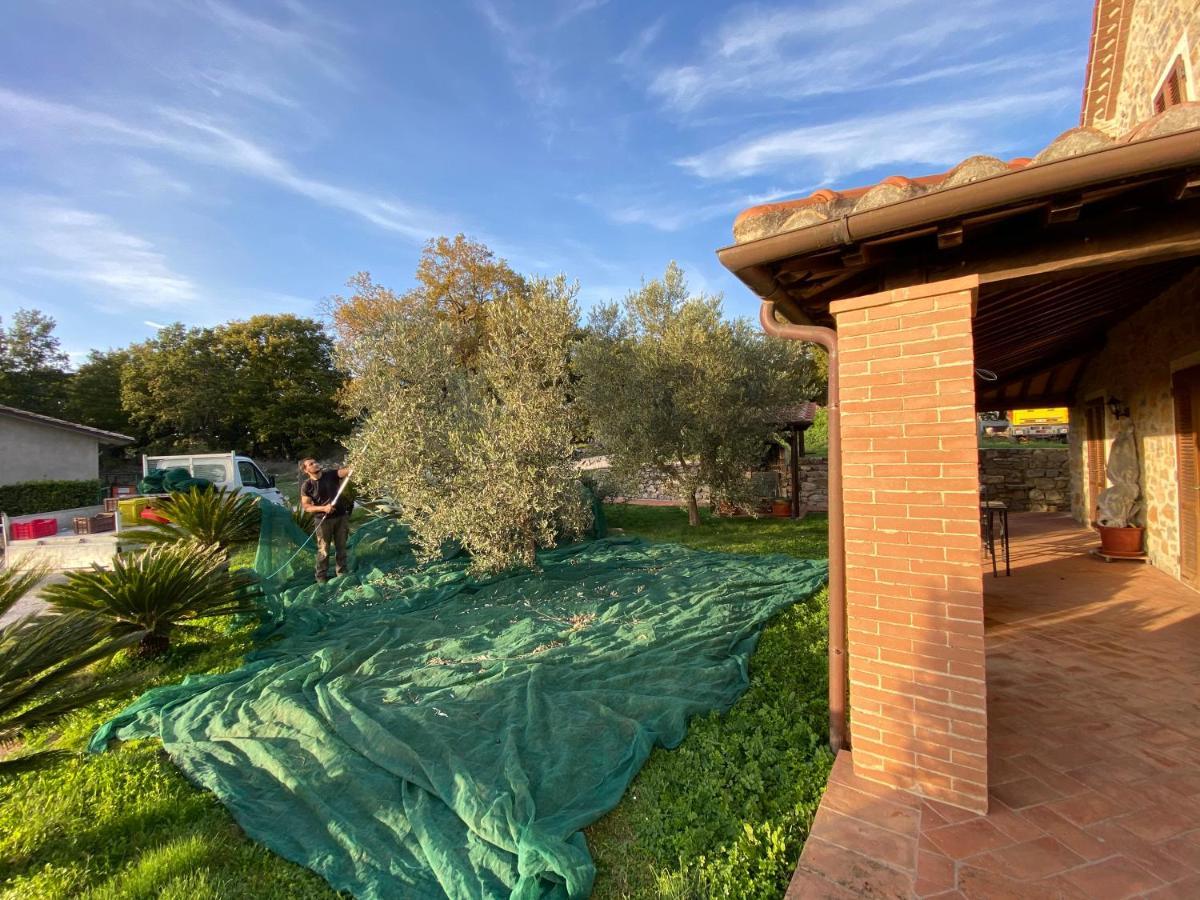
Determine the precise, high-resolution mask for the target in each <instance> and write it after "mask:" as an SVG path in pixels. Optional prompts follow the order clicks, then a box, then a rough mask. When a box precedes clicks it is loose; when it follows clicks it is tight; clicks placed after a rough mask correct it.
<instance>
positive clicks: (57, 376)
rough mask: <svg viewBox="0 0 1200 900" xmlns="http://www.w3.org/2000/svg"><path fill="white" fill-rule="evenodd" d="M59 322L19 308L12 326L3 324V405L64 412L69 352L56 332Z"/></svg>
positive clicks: (57, 414)
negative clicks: (60, 342)
mask: <svg viewBox="0 0 1200 900" xmlns="http://www.w3.org/2000/svg"><path fill="white" fill-rule="evenodd" d="M55 324H56V323H55V321H54V319H52V318H51V317H50V316H47V315H45V314H43V313H41V312H39V311H38V310H36V309H18V310H17V311H16V313H15V314H14V315H13V317H12V320H11V321H10V322H9V325H8V327H7V328H3V327H0V404H3V405H5V406H15V407H17V408H18V409H23V410H26V411H28V412H35V413H41V414H42V415H46V416H55V417H60V416H61V415H62V413H63V405H64V403H65V402H66V394H67V391H66V382H67V372H66V366H67V354H65V353H63V352H62V350H61V348H60V347H59V343H58V338H57V337H55V335H54V326H55ZM2 325H3V323H2V322H0V326H2Z"/></svg>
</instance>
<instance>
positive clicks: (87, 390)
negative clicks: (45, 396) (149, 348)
mask: <svg viewBox="0 0 1200 900" xmlns="http://www.w3.org/2000/svg"><path fill="white" fill-rule="evenodd" d="M128 359H129V353H128V352H127V351H125V350H108V351H103V350H92V351H91V352H90V353H88V358H87V361H86V362H84V363H83V364H82V365H80V367H79V368H78V369H76V370H75V372H74V373H72V374H71V377H70V379H69V380H68V381H67V390H66V394H67V398H66V405H65V407H64V410H65V417H66V418H67V419H69V420H70V421H72V422H78V423H79V424H81V425H90V426H91V427H93V428H102V429H104V430H105V431H115V432H118V433H120V434H132V433H133V431H134V430H136V429H134V428H133V425H132V423H131V422H130V420H129V413H127V412H126V411H125V408H124V407H123V406H122V405H121V370H122V368H123V367H124V366H125V364H126V362H127V361H128Z"/></svg>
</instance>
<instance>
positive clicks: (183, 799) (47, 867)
mask: <svg viewBox="0 0 1200 900" xmlns="http://www.w3.org/2000/svg"><path fill="white" fill-rule="evenodd" d="M606 512H608V514H609V516H610V523H611V524H612V525H613V526H614V527H618V528H622V529H624V530H625V531H626V532H627V533H631V534H639V535H642V536H645V537H647V538H650V539H655V540H672V541H677V542H679V543H686V544H688V545H689V546H692V547H697V548H700V549H708V550H726V551H732V552H739V553H789V554H791V555H794V556H798V557H806V558H807V557H824V556H825V555H826V552H825V531H826V522H825V519H824V517H815V516H813V517H809V518H807V519H805V520H803V521H802V522H798V523H797V522H791V521H788V520H777V519H760V520H751V519H716V518H713V517H711V516H709V515H707V514H705V515H703V517H702V522H701V525H700V526H699V527H695V528H689V526H688V525H687V515H686V513H685V512H683V511H682V510H679V509H674V508H645V507H633V506H609V507H608V508H607V510H606ZM252 556H253V551H252V549H250V548H246V549H245V550H242V549H241V548H239V550H238V552H235V553H234V554H233V556H232V559H233V565H234V566H235V567H236V566H237V565H238V564H239V562H240V561H242V560H246V561H247V562H248V561H249V559H251V558H252ZM810 606H811V605H810ZM203 624H206V625H208V626H209V630H208V631H206V632H201V631H193V632H180V633H179V634H178V635H177V638H176V639H175V640H173V641H172V643H171V647H170V649H168V650H167V651H166V652H165V653H164V654H163V655H161V656H160V657H158V658H156V659H153V660H142V659H137V658H134V657H132V656H129V655H125V654H122V655H120V656H117V657H115V658H113V659H111V660H109V661H107V662H104V663H101V664H100V665H99V666H98V667H97V671H96V677H97V678H107V677H131V678H132V679H133V680H134V682H135V684H134V686H133V687H131V688H129V689H128V690H127V691H126V692H124V693H122V694H119V695H117V696H114V697H111V698H108V699H104V700H99V701H97V702H95V703H93V704H91V705H89V706H88V707H86V708H85V709H83V710H80V711H78V712H76V713H73V714H71V715H70V716H68V717H67V718H65V719H62V720H60V721H58V722H57V723H55V724H53V725H52V726H49V727H46V728H43V729H40V730H35V731H34V732H33V733H31V734H28V735H26V745H27V749H28V750H31V751H35V750H38V749H47V748H51V747H53V748H55V749H80V748H82V747H83V746H84V744H85V743H86V741H87V739H88V738H89V737H90V736H91V734H92V732H93V731H94V730H95V729H96V728H97V727H98V726H99V725H100V724H102V723H103V722H104V721H106V720H107V719H108V718H110V717H111V716H112V715H114V714H115V713H116V712H117V711H119V710H120V709H122V708H123V707H124V706H126V705H128V703H129V702H130V701H131V700H132V699H134V698H135V697H136V696H139V695H140V694H141V693H143V692H144V691H145V690H146V689H148V688H150V687H153V686H156V685H159V684H167V683H173V682H177V681H179V680H180V679H182V678H183V677H184V676H185V675H189V674H201V673H212V672H223V671H229V670H231V669H233V668H236V667H237V666H238V665H239V663H240V660H241V658H242V656H243V655H244V654H245V653H246V652H248V651H249V650H250V649H251V648H252V646H253V642H252V637H251V634H252V630H253V626H252V625H251V624H249V623H244V624H238V623H236V622H235V621H234V620H232V619H230V618H229V617H223V618H216V619H210V620H206V621H204V622H203ZM824 639H825V622H824V609H823V606H821V607H820V608H818V609H815V610H814V609H805V608H803V607H800V606H798V607H795V608H793V609H791V610H789V611H787V612H785V613H783V614H782V615H781V616H779V617H778V618H777V619H776V620H775V621H774V622H773V623H772V624H771V625H769V626H768V627H767V629H766V630H765V632H764V633H763V637H762V640H761V641H760V643H759V647H758V649H757V651H756V653H755V655H754V656H753V658H752V659H751V664H750V665H751V686H750V690H749V691H748V692H747V694H746V695H745V696H744V697H743V698H742V699H741V700H740V701H739V702H738V703H737V704H736V705H735V706H734V708H733V709H732V710H731V711H730V712H729V713H728V714H727V715H725V716H716V715H713V716H708V717H705V718H702V719H697V720H695V721H693V723H692V725H691V729H690V730H689V733H688V736H687V738H686V739H685V740H684V742H683V743H682V744H681V746H680V747H679V748H678V749H677V750H676V751H673V752H669V753H668V752H664V751H656V752H655V753H654V755H653V756H652V757H651V759H650V761H649V763H648V764H647V765H646V767H645V768H644V769H643V771H642V773H641V774H640V775H639V776H638V778H637V779H636V780H635V781H634V783H633V785H632V787H631V789H630V790H629V791H628V792H627V793H626V795H625V797H624V799H623V800H622V802H621V803H620V804H619V805H618V806H617V807H616V809H615V810H614V811H613V812H611V813H610V814H609V815H608V816H606V817H605V818H604V819H602V820H601V821H600V822H598V823H597V824H596V825H595V826H593V827H592V828H591V829H589V830H588V840H589V843H590V845H591V847H592V851H593V854H594V856H595V858H596V862H597V866H598V878H597V882H596V889H595V893H594V896H596V897H600V898H642V897H646V898H650V897H664V896H665V897H678V898H701V897H731V898H732V897H739V898H740V897H749V898H753V897H764V898H766V897H772V898H777V897H779V896H781V895H782V892H783V886H784V885H786V882H787V878H788V876H789V875H790V874H791V870H792V867H793V866H794V864H795V860H796V858H797V857H798V855H799V850H800V846H801V842H802V841H803V838H804V836H805V835H806V833H807V828H808V825H809V822H810V821H811V817H812V815H813V813H814V812H815V808H816V804H817V802H818V800H819V798H820V794H821V791H822V789H823V788H824V784H825V780H826V778H827V775H828V770H829V765H830V762H831V760H830V758H829V754H828V751H827V750H825V749H824V742H825V720H826V717H827V715H826V705H825V695H826V688H825V681H824V678H825V672H824V652H825V651H824ZM798 648H806V649H807V650H811V652H802V653H798V652H796V651H797V649H798ZM337 896H339V895H338V894H336V893H335V892H334V891H333V890H331V889H330V888H329V886H328V885H327V884H326V883H325V882H324V881H322V880H321V879H320V878H319V877H318V876H316V875H314V874H312V873H311V872H308V871H307V870H305V869H303V868H301V867H299V866H296V865H294V864H292V863H289V862H287V861H285V860H283V859H281V858H279V857H277V856H275V855H273V854H271V853H270V852H269V851H267V850H266V849H264V848H262V847H261V846H259V845H258V844H255V843H254V842H252V841H250V840H248V839H247V838H246V837H245V836H244V835H243V834H242V832H241V830H240V829H239V828H238V827H237V825H236V824H235V823H234V822H233V820H232V818H231V817H230V816H229V814H228V813H227V812H226V811H225V809H224V808H223V807H222V806H221V805H220V804H219V803H218V802H217V801H216V800H215V799H214V798H213V797H212V796H211V795H209V794H207V793H204V792H201V791H199V790H197V789H196V788H194V787H193V786H192V785H190V784H189V783H188V782H187V781H186V780H185V779H184V778H183V776H182V775H180V774H179V772H178V771H177V770H176V769H175V767H174V766H173V765H172V764H171V763H170V761H169V760H168V759H167V757H166V755H165V754H164V753H163V752H162V750H161V749H160V747H159V744H158V742H157V741H153V740H150V741H133V742H130V743H128V744H125V745H123V746H122V747H121V748H119V749H118V750H116V751H114V752H110V753H106V754H102V755H98V756H71V757H68V758H65V759H61V760H57V761H55V762H53V763H51V764H50V765H49V766H48V767H47V768H46V769H44V770H42V771H39V772H37V773H34V774H28V775H23V776H21V777H19V778H0V898H4V900H7V898H22V900H25V898H64V897H87V898H143V897H144V898H152V897H167V898H187V900H207V898H242V897H245V898H275V897H279V898H301V900H306V898H326V897H329V898H332V897H337Z"/></svg>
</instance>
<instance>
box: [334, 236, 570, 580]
mask: <svg viewBox="0 0 1200 900" xmlns="http://www.w3.org/2000/svg"><path fill="white" fill-rule="evenodd" d="M440 246H444V245H443V244H441V242H437V243H434V244H431V248H433V249H432V250H431V249H430V248H427V254H431V253H432V255H434V256H436V257H437V259H439V260H440V261H441V262H440V263H439V265H438V266H435V267H426V268H422V269H419V270H418V277H419V278H424V277H425V276H428V277H429V279H430V280H431V281H436V282H437V283H438V284H440V285H441V289H440V290H439V291H438V292H437V293H436V294H425V293H424V291H425V290H426V288H427V287H428V284H429V282H427V281H424V280H423V281H422V285H424V287H421V288H418V289H417V291H418V292H421V295H420V296H421V300H422V301H425V300H428V299H430V298H431V297H433V298H437V297H441V298H443V299H444V298H455V299H454V300H448V299H447V300H445V303H443V302H442V301H438V302H415V303H406V302H402V303H394V304H393V303H390V302H389V303H388V304H387V306H386V308H379V307H376V308H375V312H376V313H377V314H378V315H377V320H376V322H375V326H374V327H373V328H371V329H363V330H356V331H354V332H350V331H342V332H341V333H342V335H343V340H341V341H339V345H338V360H339V361H340V363H341V365H342V367H343V368H345V369H346V370H347V371H349V372H351V373H352V374H353V378H352V380H351V382H350V387H349V389H348V397H349V401H350V402H351V403H352V404H354V406H355V408H358V409H362V410H364V411H365V420H364V422H363V425H362V427H361V428H360V429H359V431H358V432H357V433H355V434H354V435H353V436H352V437H351V438H350V439H349V440H348V441H347V447H348V448H349V450H350V460H351V462H352V463H353V465H354V467H355V475H356V477H357V478H358V479H359V480H360V482H362V483H363V484H364V485H366V487H367V488H368V489H370V490H373V491H377V492H379V493H381V494H385V495H387V496H389V497H390V498H392V499H393V500H395V501H396V502H397V503H398V504H399V506H400V508H401V510H402V517H403V519H404V520H405V521H406V522H407V523H408V524H409V525H410V527H411V528H412V531H413V535H414V537H415V539H416V543H417V545H418V547H419V549H420V552H421V554H422V555H423V556H424V557H426V558H430V557H433V556H436V555H437V554H438V553H440V552H441V549H442V547H443V545H444V544H445V543H446V542H447V541H457V542H459V543H460V544H461V545H462V546H463V547H464V548H465V549H466V550H467V551H468V552H470V553H471V555H472V560H473V566H474V568H475V569H476V570H479V571H497V570H501V569H505V568H508V567H510V566H513V565H526V566H533V565H535V564H536V557H535V553H536V551H537V550H538V549H539V548H543V547H551V546H554V544H555V541H556V540H557V538H558V536H559V535H560V534H563V533H565V534H577V533H579V532H581V531H582V530H583V529H584V528H586V526H587V523H588V511H587V507H586V504H585V503H584V502H583V497H582V494H581V491H580V486H579V482H578V479H577V477H576V473H575V470H574V466H573V464H572V425H573V416H574V413H573V409H572V407H571V404H570V402H569V399H568V387H569V370H568V349H569V342H570V339H571V336H572V334H573V333H574V331H575V329H576V326H577V321H578V316H577V313H576V310H575V293H576V289H575V288H574V287H572V286H569V285H568V284H567V283H566V282H565V280H564V279H563V278H561V277H559V278H558V279H554V280H545V279H534V280H531V281H528V282H526V281H525V280H524V279H521V278H519V276H516V277H511V278H510V277H509V276H508V274H507V273H505V272H503V271H502V270H500V269H499V268H493V269H491V272H490V274H489V275H487V276H481V275H480V271H481V270H480V268H479V267H477V265H476V263H477V262H478V261H479V260H480V259H484V260H490V259H491V254H490V251H486V248H483V251H485V252H482V253H481V252H478V248H479V247H481V246H482V245H473V246H474V247H475V248H476V249H474V250H472V252H470V253H466V254H463V255H461V256H455V257H454V258H455V259H457V260H458V263H459V267H458V268H455V267H454V266H453V265H451V264H449V263H448V262H447V260H448V259H449V258H450V257H449V256H447V255H441V254H440V253H438V252H437V248H438V247H440ZM427 258H428V257H427ZM423 262H424V261H423ZM443 263H445V265H443ZM488 265H489V266H495V265H496V264H494V262H489V263H488ZM500 265H503V264H500ZM504 268H505V269H506V268H507V267H506V266H504ZM509 272H511V270H509ZM435 273H436V279H435V278H434V275H435ZM487 279H494V280H487ZM484 280H487V284H484ZM375 295H376V296H379V294H378V292H376V294H375ZM358 296H360V297H361V296H363V294H362V292H361V291H360V294H359V295H358ZM445 304H450V305H449V306H447V305H445ZM485 311H486V317H485V315H484V313H485ZM485 321H486V325H485V324H484V323H485Z"/></svg>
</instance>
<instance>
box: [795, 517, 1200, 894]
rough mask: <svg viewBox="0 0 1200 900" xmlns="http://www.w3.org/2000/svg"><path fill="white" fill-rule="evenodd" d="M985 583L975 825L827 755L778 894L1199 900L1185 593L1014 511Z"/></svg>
mask: <svg viewBox="0 0 1200 900" xmlns="http://www.w3.org/2000/svg"><path fill="white" fill-rule="evenodd" d="M1011 518H1012V532H1013V545H1012V556H1013V573H1012V576H1011V577H1009V578H1005V577H1004V575H1003V570H1002V571H1001V576H1000V577H999V578H993V577H992V575H991V567H990V564H989V566H988V567H987V572H986V574H985V576H984V594H985V596H984V600H985V611H986V627H987V657H988V715H989V731H988V750H989V754H988V756H989V774H990V791H989V794H990V800H989V805H990V812H989V813H988V815H987V816H978V815H975V814H973V813H969V812H966V811H964V810H961V809H957V808H954V807H949V806H946V805H944V804H941V803H937V802H929V801H922V800H921V799H920V798H918V797H915V796H913V795H911V794H906V793H903V792H900V791H896V790H892V789H889V788H887V787H884V786H882V785H875V784H872V783H870V782H865V781H862V780H861V779H858V778H856V777H855V775H854V773H853V770H852V764H851V755H850V754H849V753H841V754H839V756H838V759H837V762H836V764H835V766H834V770H833V774H832V776H831V777H830V781H829V787H828V789H827V791H826V793H825V797H824V799H823V800H822V802H821V808H820V810H819V811H818V813H817V818H816V821H815V822H814V825H813V831H812V835H811V836H810V837H809V840H808V843H807V844H806V845H805V848H804V853H803V855H802V857H801V859H800V865H799V867H798V868H797V869H796V874H795V876H794V877H793V879H792V883H791V886H790V888H789V890H788V893H787V897H788V898H789V900H793V898H817V897H945V898H950V897H969V898H984V897H986V898H1008V897H1013V898H1038V900H1041V898H1054V897H1065V898H1088V900H1104V898H1124V897H1140V896H1149V897H1155V898H1168V897H1187V898H1197V897H1200V593H1197V592H1195V591H1192V590H1190V589H1189V588H1187V587H1184V586H1183V585H1181V584H1180V583H1179V582H1177V581H1175V580H1174V579H1172V578H1170V577H1168V576H1166V575H1164V574H1163V573H1162V572H1159V571H1158V570H1157V569H1154V568H1152V567H1151V566H1149V565H1143V564H1140V563H1131V562H1114V563H1105V562H1103V561H1101V560H1099V559H1096V558H1094V557H1090V556H1088V555H1087V550H1088V549H1089V548H1091V547H1093V546H1095V545H1096V544H1097V539H1096V537H1095V535H1094V533H1093V532H1091V531H1085V530H1081V529H1080V528H1079V527H1078V526H1076V525H1075V524H1074V522H1072V521H1071V519H1070V518H1069V517H1068V516H1065V515H1058V514H1048V513H1025V514H1021V515H1013V516H1012V517H1011Z"/></svg>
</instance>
